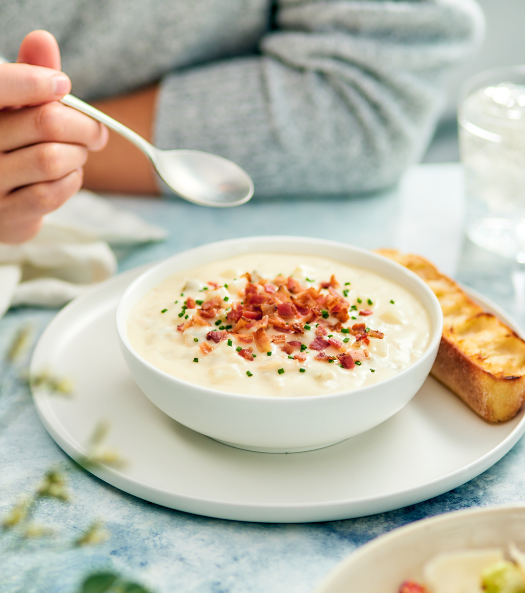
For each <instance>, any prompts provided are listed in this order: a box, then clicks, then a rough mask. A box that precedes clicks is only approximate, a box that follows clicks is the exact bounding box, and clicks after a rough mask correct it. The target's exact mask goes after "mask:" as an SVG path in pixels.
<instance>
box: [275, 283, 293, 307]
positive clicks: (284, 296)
mask: <svg viewBox="0 0 525 593" xmlns="http://www.w3.org/2000/svg"><path fill="white" fill-rule="evenodd" d="M275 296H276V298H277V299H278V300H279V301H280V302H281V303H291V302H292V295H291V294H290V292H289V291H288V289H287V288H286V286H279V290H278V291H277V293H276V294H275Z"/></svg>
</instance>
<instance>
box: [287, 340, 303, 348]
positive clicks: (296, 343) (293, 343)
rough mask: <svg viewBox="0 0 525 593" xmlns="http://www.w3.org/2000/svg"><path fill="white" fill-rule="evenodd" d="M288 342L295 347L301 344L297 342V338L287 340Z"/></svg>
mask: <svg viewBox="0 0 525 593" xmlns="http://www.w3.org/2000/svg"><path fill="white" fill-rule="evenodd" d="M288 344H290V346H294V347H296V348H300V347H301V346H302V343H301V342H299V340H291V341H290V342H288Z"/></svg>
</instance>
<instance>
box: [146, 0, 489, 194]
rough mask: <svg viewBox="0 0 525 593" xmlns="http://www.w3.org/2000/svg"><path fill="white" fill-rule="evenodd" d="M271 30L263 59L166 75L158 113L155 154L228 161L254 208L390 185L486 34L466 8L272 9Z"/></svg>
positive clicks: (354, 2) (367, 2) (415, 3)
mask: <svg viewBox="0 0 525 593" xmlns="http://www.w3.org/2000/svg"><path fill="white" fill-rule="evenodd" d="M276 22H277V29H276V30H274V31H271V32H268V34H267V35H265V36H264V37H263V38H262V40H261V42H260V55H256V56H247V57H239V58H234V59H229V60H227V61H221V62H216V63H211V64H206V65H202V66H199V67H196V68H192V69H189V70H186V71H178V72H174V73H172V74H170V75H168V76H167V77H166V78H165V79H164V80H163V81H162V83H161V89H160V94H159V100H158V104H157V113H156V129H155V136H156V142H157V143H158V146H159V147H162V148H186V149H195V150H203V151H206V152H212V153H215V154H219V155H221V156H224V157H226V158H229V159H231V160H233V161H235V162H237V163H238V164H239V165H240V166H241V167H243V168H244V169H245V170H246V171H247V172H248V173H249V174H250V175H251V176H252V178H253V180H254V183H255V191H256V194H257V195H259V196H272V195H291V194H329V193H353V192H362V191H370V190H375V189H379V188H383V187H386V186H389V185H391V184H393V183H395V182H396V181H397V180H398V179H399V177H400V175H401V174H402V173H403V171H404V170H405V169H406V167H407V166H408V165H410V164H411V163H414V162H416V161H417V160H418V159H419V158H420V157H421V155H422V153H423V151H424V149H425V147H426V145H427V144H428V142H429V140H430V138H431V135H432V132H433V129H434V126H435V123H436V120H437V118H438V115H439V111H440V109H441V107H442V105H443V102H444V98H445V97H444V94H445V93H444V82H445V76H444V75H445V74H446V73H447V71H449V70H450V69H451V68H452V67H453V66H454V65H456V64H458V63H459V62H461V60H463V59H464V58H466V57H467V56H468V55H469V54H470V53H471V52H472V51H473V50H474V49H475V48H476V47H477V46H478V45H479V42H480V40H481V36H482V32H483V26H484V21H483V15H482V13H481V10H480V9H479V7H478V5H477V4H476V3H475V0H408V1H401V0H398V1H393V0H334V1H330V0H280V2H279V3H278V5H277V13H276Z"/></svg>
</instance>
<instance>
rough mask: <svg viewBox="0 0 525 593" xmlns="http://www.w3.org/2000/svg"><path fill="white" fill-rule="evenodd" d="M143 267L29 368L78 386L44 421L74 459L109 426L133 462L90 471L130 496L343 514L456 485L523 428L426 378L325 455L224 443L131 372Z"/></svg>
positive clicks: (81, 311) (211, 510) (41, 408)
mask: <svg viewBox="0 0 525 593" xmlns="http://www.w3.org/2000/svg"><path fill="white" fill-rule="evenodd" d="M143 269H144V268H141V269H136V270H131V271H129V272H126V273H124V274H121V275H119V276H117V277H115V278H112V279H110V280H107V281H106V282H104V283H102V284H100V285H99V286H98V287H96V288H94V289H93V290H91V291H90V292H89V293H86V294H85V295H83V296H82V297H80V298H78V299H76V300H75V301H73V302H72V303H71V304H70V305H68V306H67V307H66V308H65V309H64V310H63V311H62V312H61V313H59V314H58V315H57V317H56V318H55V319H54V320H53V321H52V322H51V324H50V325H49V327H48V328H47V329H46V331H45V332H44V334H43V335H42V337H41V339H40V341H39V343H38V345H37V348H36V350H35V353H34V355H33V360H32V363H31V372H32V373H37V372H39V371H41V370H42V369H49V370H50V371H51V372H52V373H53V374H56V375H57V376H60V377H65V378H68V379H71V380H72V381H73V384H74V394H73V396H71V397H69V398H67V397H63V396H58V395H53V394H48V393H45V392H43V391H41V390H38V391H37V392H36V393H35V404H36V407H37V410H38V413H39V415H40V418H41V420H42V422H43V423H44V426H45V427H46V428H47V430H48V431H49V433H50V435H51V436H52V437H53V438H54V439H55V441H56V442H57V443H58V444H59V445H60V447H62V449H64V451H65V452H66V453H67V454H68V455H70V456H71V457H73V458H74V459H78V458H80V457H83V456H85V455H86V444H87V443H88V440H89V437H90V435H91V434H92V432H93V430H94V428H95V426H96V425H97V424H98V423H99V422H100V421H101V420H104V421H107V422H108V423H110V431H109V433H108V435H107V438H106V443H105V444H107V445H108V446H111V447H115V448H116V449H117V450H118V452H119V453H120V455H121V456H122V457H123V458H124V459H125V460H126V465H125V466H124V467H122V468H120V469H115V468H112V467H109V466H105V467H97V468H93V469H92V472H93V473H94V474H95V475H97V476H98V477H100V478H101V479H102V480H104V481H106V482H108V483H109V484H112V485H113V486H116V487H117V488H120V489H121V490H124V491H125V492H129V493H130V494H133V495H135V496H138V497H140V498H143V499H145V500H148V501H151V502H155V503H157V504H161V505H164V506H167V507H171V508H175V509H178V510H182V511H187V512H190V513H197V514H200V515H208V516H211V517H218V518H223V519H235V520H241V521H264V522H286V523H289V522H306V521H329V520H335V519H346V518H350V517H359V516H363V515H370V514H374V513H380V512H384V511H388V510H392V509H396V508H400V507H403V506H406V505H410V504H414V503H417V502H420V501H422V500H426V499H428V498H431V497H433V496H437V495H438V494H442V493H443V492H446V491H448V490H451V489H452V488H456V487H457V486H459V485H461V484H463V483H465V482H467V481H468V480H471V479H472V478H474V477H475V476H477V475H478V474H480V473H481V472H483V471H485V470H486V469H488V468H489V467H490V466H491V465H493V464H494V463H495V462H496V461H498V460H499V459H501V457H503V455H505V453H507V452H508V451H509V450H510V448H511V447H512V446H513V445H514V444H515V443H516V442H517V440H518V439H519V438H520V436H521V435H522V434H523V432H524V431H525V419H524V417H523V412H520V414H519V415H518V416H517V417H516V418H514V419H513V420H511V421H510V422H507V423H505V424H501V425H489V424H487V423H485V422H484V421H483V420H481V419H480V418H478V417H477V416H476V415H475V414H474V413H473V412H471V411H470V410H469V409H468V408H467V407H466V406H465V405H464V404H463V403H461V402H460V401H459V400H458V399H457V398H456V397H455V396H454V395H453V394H452V393H451V392H450V391H448V389H446V388H445V387H443V386H442V385H441V384H439V383H438V382H436V381H435V380H434V379H432V378H429V379H427V381H426V382H425V384H424V385H423V387H422V388H421V390H420V391H419V392H418V394H417V395H416V396H415V398H414V399H413V400H412V401H411V402H410V404H409V405H408V406H406V407H405V408H404V409H403V410H402V411H401V412H399V413H398V414H396V415H395V416H394V417H392V418H391V419H389V420H388V421H386V422H384V423H383V424H382V425H380V426H378V427H376V428H375V429H373V430H370V431H368V432H366V433H364V434H361V435H359V436H356V437H353V438H351V439H348V440H347V441H344V442H342V443H339V444H337V445H334V446H332V447H328V448H326V449H320V450H317V451H310V452H308V453H296V454H273V455H272V454H263V453H253V452H249V451H242V450H239V449H234V448H232V447H228V446H226V445H222V444H220V443H218V442H216V441H213V440H212V439H210V438H208V437H205V436H203V435H200V434H198V433H196V432H193V431H192V430H190V429H188V428H186V427H184V426H182V425H180V424H178V423H177V422H175V421H174V420H172V419H171V418H169V417H168V416H166V415H165V414H163V413H162V412H161V411H160V410H159V409H157V408H156V407H155V406H154V405H153V404H152V403H151V402H150V401H149V400H148V399H147V398H146V397H145V396H144V395H143V394H142V392H141V391H140V390H139V388H138V387H137V386H136V384H135V382H134V381H133V379H132V377H131V375H130V374H129V372H128V370H127V368H126V367H125V365H124V361H123V359H122V356H121V354H120V350H119V346H118V342H117V334H116V329H115V321H114V316H115V309H116V306H117V302H118V299H119V297H120V295H121V294H122V293H123V292H124V289H125V288H126V287H127V285H128V284H129V283H130V282H131V281H132V280H133V279H134V278H135V277H136V276H137V275H138V274H139V273H140V272H142V271H143ZM476 298H477V299H478V300H480V301H481V302H482V304H483V305H485V306H486V307H487V309H489V310H490V309H494V306H493V305H491V304H490V303H488V302H486V301H485V300H484V299H482V298H481V297H479V295H476ZM497 312H498V314H499V315H500V316H501V317H502V318H503V319H505V320H506V321H507V322H508V323H509V325H511V326H514V324H513V323H512V322H511V320H509V319H508V318H507V317H506V316H505V315H504V314H503V312H502V311H499V310H498V311H497Z"/></svg>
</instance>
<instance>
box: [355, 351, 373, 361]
mask: <svg viewBox="0 0 525 593" xmlns="http://www.w3.org/2000/svg"><path fill="white" fill-rule="evenodd" d="M352 358H353V359H354V360H359V361H362V360H366V359H367V358H370V352H368V350H367V349H366V348H363V350H352Z"/></svg>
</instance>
